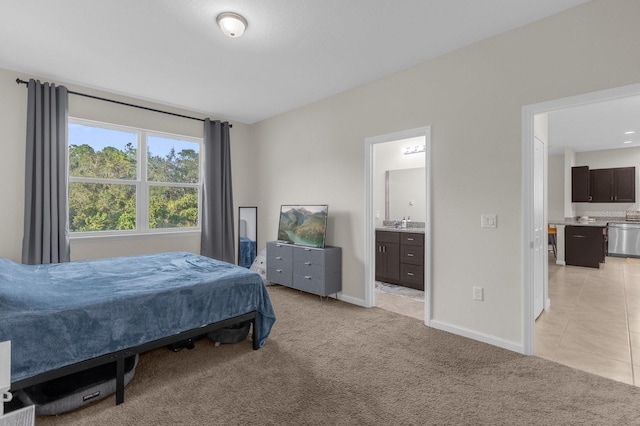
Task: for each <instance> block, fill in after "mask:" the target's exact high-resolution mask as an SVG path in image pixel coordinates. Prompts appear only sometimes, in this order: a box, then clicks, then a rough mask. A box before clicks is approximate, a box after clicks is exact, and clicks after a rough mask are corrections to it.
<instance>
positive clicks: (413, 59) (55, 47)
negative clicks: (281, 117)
mask: <svg viewBox="0 0 640 426" xmlns="http://www.w3.org/2000/svg"><path fill="white" fill-rule="evenodd" d="M586 2H587V0H535V1H532V0H265V1H257V0H55V1H54V0H2V1H1V2H0V67H2V68H7V69H11V70H16V71H20V72H24V73H30V74H34V75H38V76H42V77H44V78H47V79H50V81H52V82H67V83H76V84H80V85H83V86H87V87H92V88H97V89H104V90H107V91H110V92H114V93H119V94H125V95H129V96H133V97H137V98H141V99H146V100H151V101H156V102H160V103H163V104H166V105H173V106H178V107H183V108H186V109H190V110H193V111H199V112H203V113H206V114H210V115H213V116H217V117H223V118H226V119H232V120H237V121H241V122H245V123H254V122H257V121H260V120H263V119H265V118H268V117H272V116H274V115H277V114H279V113H282V112H285V111H288V110H292V109H295V108H297V107H300V106H302V105H305V104H308V103H311V102H314V101H316V100H319V99H322V98H325V97H328V96H331V95H333V94H336V93H340V92H342V91H345V90H348V89H350V88H353V87H356V86H359V85H362V84H364V83H367V82H370V81H373V80H376V79H379V78H381V77H384V76H386V75H389V74H391V73H394V72H397V71H400V70H403V69H406V68H409V67H411V66H413V65H416V64H419V63H421V62H425V61H426V60H429V59H431V58H434V57H436V56H439V55H442V54H445V53H447V52H450V51H453V50H456V49H458V48H461V47H463V46H466V45H469V44H471V43H473V42H476V41H479V40H482V39H485V38H488V37H491V36H493V35H496V34H499V33H502V32H505V31H507V30H510V29H512V28H516V27H519V26H522V25H525V24H527V23H530V22H533V21H535V20H538V19H541V18H544V17H546V16H549V15H552V14H555V13H558V12H560V11H562V10H565V9H568V8H571V7H574V6H576V5H579V4H581V3H586ZM225 11H232V12H237V13H240V14H242V15H243V16H244V17H245V18H246V19H247V21H248V23H249V25H248V29H247V31H246V32H245V34H244V35H243V36H242V37H240V38H236V39H232V38H228V37H226V36H224V35H223V34H222V33H221V32H220V31H219V29H218V28H217V26H216V24H215V19H216V16H217V15H218V14H219V13H221V12H225ZM16 77H20V75H19V73H17V75H16Z"/></svg>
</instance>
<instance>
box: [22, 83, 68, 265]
mask: <svg viewBox="0 0 640 426" xmlns="http://www.w3.org/2000/svg"><path fill="white" fill-rule="evenodd" d="M67 100H68V93H67V89H66V87H64V86H58V87H56V86H55V85H54V84H49V83H40V82H39V81H35V80H33V79H31V80H29V84H28V102H27V144H26V164H25V166H26V167H25V204H24V234H23V239H22V263H27V264H31V265H33V264H43V263H58V262H68V261H69V259H70V246H69V220H68V214H67V116H68V101H67Z"/></svg>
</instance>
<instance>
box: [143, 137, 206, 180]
mask: <svg viewBox="0 0 640 426" xmlns="http://www.w3.org/2000/svg"><path fill="white" fill-rule="evenodd" d="M199 152H200V144H198V143H197V142H190V141H184V140H180V139H170V138H162V137H159V136H152V135H149V137H148V138H147V159H148V163H147V179H148V180H149V181H150V182H175V183H198V182H199V181H200V163H199V161H200V160H199V158H198V156H199Z"/></svg>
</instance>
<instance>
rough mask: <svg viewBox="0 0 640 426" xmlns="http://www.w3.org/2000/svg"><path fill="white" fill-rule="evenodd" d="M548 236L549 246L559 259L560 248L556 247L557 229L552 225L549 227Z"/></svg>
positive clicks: (554, 255)
mask: <svg viewBox="0 0 640 426" xmlns="http://www.w3.org/2000/svg"><path fill="white" fill-rule="evenodd" d="M547 234H549V245H550V246H551V250H553V257H555V258H556V259H557V258H558V247H557V246H556V235H557V232H556V228H555V227H552V226H551V225H548V226H547Z"/></svg>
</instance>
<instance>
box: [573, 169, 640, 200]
mask: <svg viewBox="0 0 640 426" xmlns="http://www.w3.org/2000/svg"><path fill="white" fill-rule="evenodd" d="M571 202H573V203H578V202H591V203H635V202H636V168H635V167H616V168H610V169H593V170H589V167H588V166H579V167H572V168H571Z"/></svg>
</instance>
